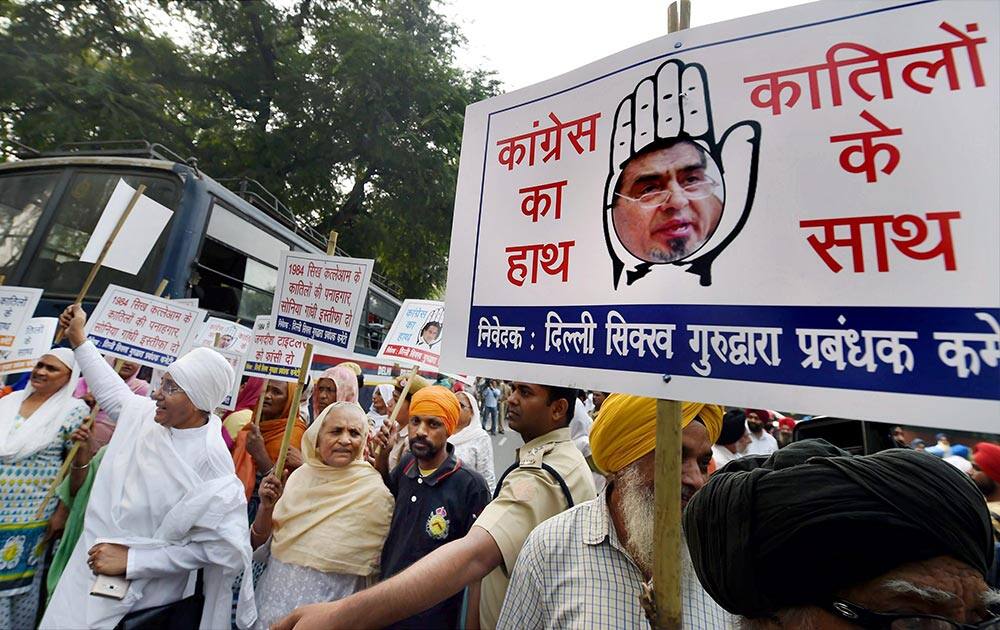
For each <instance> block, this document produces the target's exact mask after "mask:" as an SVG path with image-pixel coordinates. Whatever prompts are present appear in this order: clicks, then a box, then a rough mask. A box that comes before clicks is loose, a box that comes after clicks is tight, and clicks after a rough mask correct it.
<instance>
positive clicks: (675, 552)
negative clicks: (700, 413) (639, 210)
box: [642, 0, 691, 630]
mask: <svg viewBox="0 0 1000 630" xmlns="http://www.w3.org/2000/svg"><path fill="white" fill-rule="evenodd" d="M679 9H680V10H679V11H678V3H677V2H672V3H670V6H669V7H668V11H667V32H669V33H675V32H677V31H680V30H684V29H686V28H688V27H689V26H690V24H691V0H680V6H679ZM664 380H667V379H666V378H665V379H664ZM654 466H655V489H656V490H655V501H656V508H655V509H656V512H655V513H656V526H655V528H654V529H653V532H654V533H653V592H652V593H649V592H646V593H644V594H643V597H642V603H643V608H644V609H645V611H646V616H647V617H648V619H649V622H650V625H651V626H652V627H653V628H654V630H679V629H680V628H681V625H682V620H683V610H682V606H681V545H682V544H683V540H682V537H681V403H680V402H678V401H675V400H658V401H657V402H656V459H655V464H654Z"/></svg>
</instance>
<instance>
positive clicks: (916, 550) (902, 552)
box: [684, 440, 993, 617]
mask: <svg viewBox="0 0 1000 630" xmlns="http://www.w3.org/2000/svg"><path fill="white" fill-rule="evenodd" d="M684 530H685V534H686V536H687V544H688V548H689V549H690V551H691V560H692V562H693V563H694V568H695V571H696V572H697V573H698V578H699V579H700V580H701V584H702V586H704V588H705V590H706V591H707V592H708V594H709V595H711V596H712V598H713V599H715V601H717V602H718V603H719V604H720V605H721V606H722V607H723V608H725V609H726V610H728V611H729V612H731V613H734V614H738V615H743V616H745V617H764V616H768V615H771V614H773V613H775V612H777V611H778V610H781V609H783V608H787V607H790V606H803V605H810V604H813V605H822V604H825V603H828V601H829V599H830V598H831V597H832V596H833V595H834V593H836V592H837V591H839V590H841V589H843V588H846V587H850V586H853V585H855V584H859V583H861V582H864V581H867V580H870V579H872V578H875V577H877V576H879V575H881V574H883V573H885V572H887V571H889V570H891V569H893V568H895V567H897V566H899V565H902V564H905V563H908V562H916V561H920V560H926V559H928V558H932V557H935V556H951V557H953V558H955V559H957V560H961V561H962V562H965V563H966V564H968V565H969V566H971V567H973V568H974V569H976V570H977V571H979V572H980V573H981V574H982V575H984V576H985V575H986V573H987V571H988V569H989V567H990V565H991V564H992V562H993V534H992V531H991V528H990V519H989V512H988V511H987V509H986V503H985V500H984V499H983V496H982V494H981V493H980V492H979V490H978V489H977V488H976V486H975V484H974V483H973V482H972V480H971V479H970V478H969V476H968V475H966V474H965V473H963V472H961V471H960V470H958V469H957V468H955V467H954V466H952V465H951V464H949V463H947V462H945V461H943V460H941V459H938V458H937V457H934V456H933V455H929V454H926V453H920V452H917V451H911V450H908V449H892V450H888V451H882V452H881V453H877V454H875V455H868V456H864V457H851V456H850V455H849V454H848V453H847V452H845V451H842V450H841V449H839V448H837V447H835V446H833V445H832V444H830V443H828V442H826V441H824V440H803V441H801V442H796V443H794V444H790V445H789V446H787V447H785V448H783V449H781V450H780V451H778V452H777V453H775V454H773V455H772V456H770V457H767V458H765V457H744V458H742V459H738V460H735V461H733V462H730V463H729V464H728V465H727V466H726V467H725V468H723V469H722V470H720V471H717V472H716V473H715V474H714V475H712V477H711V478H710V480H709V482H708V484H707V485H706V486H705V487H704V488H702V489H701V490H699V491H698V492H697V493H696V494H695V495H694V497H693V498H692V499H691V502H690V503H688V506H687V509H686V510H685V511H684Z"/></svg>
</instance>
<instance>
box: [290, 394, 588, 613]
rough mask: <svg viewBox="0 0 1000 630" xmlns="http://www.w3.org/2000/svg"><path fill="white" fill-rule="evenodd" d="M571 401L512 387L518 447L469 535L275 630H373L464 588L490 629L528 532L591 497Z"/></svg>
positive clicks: (472, 610)
mask: <svg viewBox="0 0 1000 630" xmlns="http://www.w3.org/2000/svg"><path fill="white" fill-rule="evenodd" d="M575 401H576V391H575V390H573V389H569V388H564V387H550V386H547V385H534V384H531V383H520V382H515V383H514V384H513V391H512V393H511V395H510V398H509V399H508V401H507V402H508V418H509V420H510V427H511V428H512V429H514V430H515V431H517V432H518V433H520V434H521V437H522V438H524V441H525V445H524V446H523V447H521V449H520V450H519V451H518V462H517V464H516V465H514V466H511V468H509V469H508V470H507V472H505V473H504V474H503V475H502V476H501V479H500V482H499V483H498V484H497V492H496V494H495V498H494V500H493V501H492V502H491V503H490V504H489V505H487V506H486V509H485V510H483V513H482V514H481V515H480V516H479V519H478V520H477V521H476V523H475V524H474V525H473V526H472V529H471V531H470V532H469V533H468V534H467V535H466V536H465V537H463V538H461V539H459V540H456V541H453V542H450V543H448V544H447V545H444V546H443V547H440V548H438V549H437V550H435V551H434V552H432V553H430V554H428V555H427V556H424V557H423V558H422V559H420V560H418V561H417V562H415V563H414V564H413V565H411V566H410V567H409V568H407V569H406V570H405V571H403V572H401V573H399V574H397V575H395V576H393V577H392V578H390V579H388V580H386V581H384V582H381V583H379V584H377V585H375V586H373V587H372V588H369V589H366V590H363V591H361V592H359V593H355V594H354V595H351V596H350V597H347V598H344V599H341V600H338V601H336V602H330V603H323V604H312V605H310V606H303V607H301V608H297V609H296V610H295V611H294V612H293V613H292V614H291V615H289V616H288V617H285V618H284V619H282V620H281V621H280V622H279V623H278V624H276V626H275V627H277V628H278V629H279V630H292V629H293V628H294V629H295V630H313V629H315V630H319V629H321V628H323V629H332V628H359V627H364V628H369V627H378V628H381V627H384V626H387V625H389V624H392V623H394V622H396V621H398V620H400V619H405V618H407V617H410V616H412V615H414V614H417V613H419V612H421V611H423V610H426V609H428V608H430V607H431V606H433V605H435V604H437V603H438V602H441V601H443V600H445V599H446V598H448V597H450V596H451V595H453V594H454V593H457V592H459V591H461V590H462V589H463V588H465V587H466V586H468V587H469V602H470V605H469V615H470V617H469V618H471V619H474V617H473V615H476V614H478V615H479V620H480V622H481V627H482V628H484V629H487V630H491V629H492V628H494V627H496V622H497V619H498V617H499V615H500V609H501V606H502V605H503V598H504V594H505V593H506V590H507V581H508V578H509V576H510V572H511V571H513V569H514V564H515V562H516V561H517V556H518V554H519V553H520V551H521V546H522V545H523V544H524V541H525V539H526V538H527V537H528V534H529V533H531V530H533V529H534V528H535V527H536V526H537V525H539V524H540V523H541V522H542V521H544V520H546V519H548V518H550V517H552V516H555V515H556V514H558V513H560V512H562V511H563V510H566V509H568V508H570V507H572V506H573V505H576V504H579V503H583V502H584V501H589V500H591V499H593V498H595V497H596V496H597V492H596V491H595V489H594V480H593V477H592V476H591V474H590V467H589V466H588V465H587V462H586V461H585V460H584V459H583V455H581V454H580V451H579V450H577V448H576V447H575V446H574V445H573V442H572V441H571V440H570V436H569V428H568V426H569V422H570V420H571V419H572V415H571V414H572V413H573V408H574V405H575ZM480 580H482V592H481V594H480ZM477 604H478V606H477Z"/></svg>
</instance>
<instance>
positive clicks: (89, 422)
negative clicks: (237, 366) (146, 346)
mask: <svg viewBox="0 0 1000 630" xmlns="http://www.w3.org/2000/svg"><path fill="white" fill-rule="evenodd" d="M167 284H168V281H167V279H166V278H164V279H163V280H160V284H159V286H157V287H156V293H155V295H156V297H160V296H161V295H163V292H164V291H166V290H167ZM124 363H125V359H115V374H117V373H118V372H119V371H120V370H121V369H122V365H123V364H124ZM100 411H101V404H100V403H95V404H94V408H93V409H92V410H91V412H90V415H89V416H87V419H86V420H84V421H83V424H82V425H81V426H85V427H87V428H88V429H89V428H91V427H93V426H94V420H95V419H96V418H97V414H98V413H99V412H100ZM79 450H80V443H79V442H77V443H76V444H74V445H73V446H72V447H70V449H69V454H68V455H66V459H65V461H63V463H62V466H60V467H59V472H58V473H56V478H55V480H54V481H53V482H52V486H51V487H50V488H49V491H48V492H46V493H45V498H44V499H42V503H41V505H39V506H38V512H36V513H35V520H39V519H41V518H42V517H43V516H44V515H45V506H46V505H48V504H49V501H51V500H52V497H53V496H55V494H56V490H57V489H58V488H59V484H61V483H62V481H63V479H65V478H66V473H68V472H69V467H70V465H71V464H72V463H73V460H74V459H76V453H77V451H79Z"/></svg>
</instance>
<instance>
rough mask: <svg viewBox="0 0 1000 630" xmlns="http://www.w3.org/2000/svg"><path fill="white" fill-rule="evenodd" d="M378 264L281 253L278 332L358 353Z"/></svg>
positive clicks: (276, 303)
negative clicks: (356, 343)
mask: <svg viewBox="0 0 1000 630" xmlns="http://www.w3.org/2000/svg"><path fill="white" fill-rule="evenodd" d="M373 265H374V261H371V260H367V259H363V258H344V257H341V256H326V255H324V254H307V253H304V252H289V251H284V252H281V257H280V259H279V261H278V284H277V288H276V289H275V291H274V304H273V306H272V309H271V313H272V314H273V315H274V329H275V331H278V332H284V333H288V334H291V335H294V336H296V337H299V338H301V339H304V340H306V341H309V342H311V343H317V344H324V345H327V346H332V347H334V348H342V349H345V350H352V349H353V348H354V340H355V338H356V337H357V334H358V324H359V322H360V320H361V313H362V311H363V310H364V307H365V299H366V298H367V296H368V283H369V282H370V281H371V276H372V266H373Z"/></svg>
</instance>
